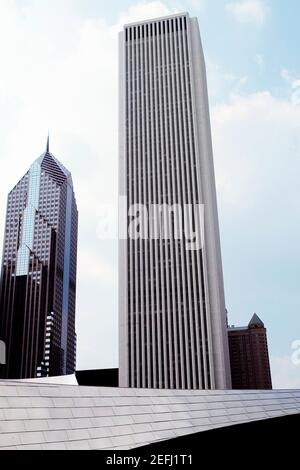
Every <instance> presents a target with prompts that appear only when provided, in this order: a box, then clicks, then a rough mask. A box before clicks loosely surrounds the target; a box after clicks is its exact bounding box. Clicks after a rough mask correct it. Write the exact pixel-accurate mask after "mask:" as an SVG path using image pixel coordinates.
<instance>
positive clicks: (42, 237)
mask: <svg viewBox="0 0 300 470" xmlns="http://www.w3.org/2000/svg"><path fill="white" fill-rule="evenodd" d="M77 227H78V213H77V207H76V200H75V196H74V191H73V184H72V177H71V174H70V173H69V171H68V170H66V169H65V168H64V167H63V165H61V163H60V162H59V161H58V160H57V159H56V158H55V157H54V156H53V155H52V154H51V153H50V151H49V138H48V142H47V149H46V152H45V153H44V154H43V155H41V157H40V158H38V159H37V160H36V161H35V162H34V163H33V164H32V165H31V167H30V169H29V171H28V172H27V173H26V174H25V176H23V178H22V179H21V180H20V181H19V182H18V184H17V185H16V186H15V187H14V188H13V189H12V191H11V192H10V193H9V195H8V203H7V214H6V226H5V238H4V252H3V264H2V275H1V287H0V339H1V340H3V341H4V342H5V343H6V353H7V358H6V365H0V377H1V378H34V377H40V376H54V375H64V374H71V373H73V372H74V371H75V365H76V333H75V301H76V265H77V259H76V258H77Z"/></svg>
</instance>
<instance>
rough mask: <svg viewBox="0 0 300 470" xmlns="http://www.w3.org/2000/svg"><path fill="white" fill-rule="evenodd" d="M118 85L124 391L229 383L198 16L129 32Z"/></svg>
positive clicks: (122, 38)
mask: <svg viewBox="0 0 300 470" xmlns="http://www.w3.org/2000/svg"><path fill="white" fill-rule="evenodd" d="M120 87H121V88H120V161H119V164H120V168H119V178H120V183H119V194H120V196H121V203H120V211H119V222H120V251H119V291H120V293H119V315H120V318H119V320H120V364H119V367H120V372H119V378H120V386H122V387H147V388H182V389H186V388H188V389H202V388H203V389H214V388H219V389H226V388H231V379H230V365H229V353H228V338H227V325H226V311H225V300H224V286H223V274H222V261H221V250H220V238H219V226H218V214H217V200H216V188H215V176H214V165H213V154H212V143H211V130H210V119H209V106H208V95H207V84H206V70H205V62H204V57H203V51H202V45H201V39H200V34H199V27H198V22H197V19H195V18H190V17H189V15H188V14H179V15H174V16H170V17H165V18H160V19H156V20H152V21H145V22H140V23H135V24H130V25H126V26H125V27H124V31H123V32H122V33H120ZM125 198H126V199H125ZM124 200H125V204H124ZM200 205H202V207H204V209H203V211H202V212H199V211H198V209H197V208H198V207H199V206H200ZM157 206H161V207H168V208H170V209H169V212H168V214H169V219H168V220H170V221H171V222H170V227H172V229H173V232H172V230H170V232H168V234H170V233H171V232H172V234H173V236H166V233H165V232H164V233H162V232H161V231H159V230H158V232H157V230H154V231H153V230H151V226H152V225H151V223H152V222H151V221H152V219H153V214H154V215H155V214H157V212H155V211H154V212H153V210H152V208H153V207H157ZM143 207H144V208H145V209H144V210H143ZM185 207H189V208H191V207H192V208H195V210H192V211H189V210H187V211H186V209H184V208H185ZM180 209H182V212H180ZM164 210H165V209H162V210H161V212H159V213H160V214H162V213H163V214H165V212H164ZM147 211H148V214H151V218H150V221H149V224H148V219H147V223H144V225H143V230H142V229H141V231H140V237H138V236H136V237H133V236H129V237H128V238H127V239H125V237H124V226H125V227H126V228H127V227H129V226H130V224H131V223H132V221H133V220H134V215H136V216H139V218H140V220H142V221H143V222H145V220H146V215H147ZM159 211H160V209H159ZM167 211H168V209H167ZM178 214H179V218H178ZM197 214H200V217H198V216H197ZM176 215H177V218H176ZM164 220H166V219H164ZM145 227H146V228H145ZM155 227H156V226H155V225H154V228H155ZM176 228H177V229H178V230H177V231H176ZM179 229H180V230H179ZM201 229H202V232H201ZM181 232H182V234H183V236H178V234H179V235H180V233H181ZM192 232H196V233H197V234H198V236H199V234H200V233H202V236H201V243H200V245H199V246H198V244H195V245H193V244H190V245H189V244H188V241H189V240H190V236H188V235H189V234H191V233H192ZM174 233H176V234H177V235H174ZM153 235H154V236H153Z"/></svg>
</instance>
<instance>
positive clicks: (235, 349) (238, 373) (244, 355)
mask: <svg viewBox="0 0 300 470" xmlns="http://www.w3.org/2000/svg"><path fill="white" fill-rule="evenodd" d="M228 338H229V351H230V363H231V377H232V388H234V389H237V390H243V389H246V390H264V389H271V388H272V379H271V370H270V361H269V352H268V341H267V330H266V328H265V326H264V324H263V322H262V321H261V319H260V318H259V317H258V316H257V315H256V314H254V315H253V317H252V319H251V321H250V323H249V325H248V326H245V327H240V328H238V327H230V328H228Z"/></svg>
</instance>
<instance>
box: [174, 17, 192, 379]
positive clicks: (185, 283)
mask: <svg viewBox="0 0 300 470" xmlns="http://www.w3.org/2000/svg"><path fill="white" fill-rule="evenodd" d="M179 26H180V25H179V23H178V18H174V20H173V27H174V58H175V71H176V72H175V89H176V98H177V100H176V101H177V102H176V118H177V119H176V125H177V132H176V134H177V138H178V144H179V154H178V159H177V168H178V171H177V179H178V187H179V197H180V205H181V208H182V210H183V208H184V204H185V202H186V183H185V163H184V159H185V155H184V135H183V119H184V118H183V115H182V106H181V105H182V98H183V97H182V95H181V89H180V78H179V77H180V62H179V47H180V44H179V39H178V38H179V31H178V30H179ZM183 226H184V224H183ZM184 228H185V227H184ZM184 244H185V241H184V237H182V239H181V242H180V252H181V280H182V303H183V312H182V310H181V313H183V318H181V325H182V329H183V335H184V348H185V356H184V357H185V361H184V367H185V375H186V385H185V387H184V388H186V387H187V388H191V370H190V347H189V327H188V312H187V300H188V299H189V294H190V290H189V267H188V265H187V256H186V255H187V251H186V249H185V245H184Z"/></svg>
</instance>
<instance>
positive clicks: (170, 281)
mask: <svg viewBox="0 0 300 470" xmlns="http://www.w3.org/2000/svg"><path fill="white" fill-rule="evenodd" d="M168 25H169V22H168V21H163V36H162V95H163V105H162V107H163V130H162V134H163V135H164V148H165V151H164V169H163V173H164V175H165V177H164V181H166V184H165V185H164V193H166V194H167V202H168V204H169V206H170V207H171V206H172V188H171V174H170V172H171V166H172V164H171V162H170V160H171V155H172V152H171V149H170V139H171V137H170V132H169V125H170V116H169V105H168V103H170V101H171V100H169V99H168V91H167V90H168V86H169V82H170V77H169V70H170V61H169V54H168V41H169V35H168V31H167V26H168ZM170 154H171V155H170ZM175 202H176V201H173V203H174V204H175ZM175 216H176V214H175ZM168 230H169V235H170V237H169V240H168V241H167V243H166V262H167V263H168V265H167V267H166V297H167V312H168V313H167V314H168V319H167V321H168V350H169V362H168V368H169V386H170V388H171V389H173V388H174V386H175V383H176V382H178V363H177V361H175V358H174V350H175V349H176V350H177V339H176V335H174V322H175V324H176V321H175V315H176V299H175V293H174V291H175V272H174V257H173V253H174V242H173V236H174V235H173V233H172V221H171V215H170V216H169V220H168ZM174 362H176V364H175V369H176V370H174ZM176 371H177V372H176Z"/></svg>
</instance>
